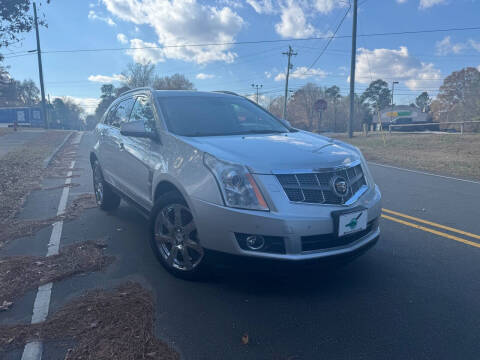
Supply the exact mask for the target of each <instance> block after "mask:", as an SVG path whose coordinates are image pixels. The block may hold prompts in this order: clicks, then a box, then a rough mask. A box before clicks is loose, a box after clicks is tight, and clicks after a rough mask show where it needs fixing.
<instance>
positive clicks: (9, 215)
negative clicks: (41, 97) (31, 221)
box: [0, 131, 66, 226]
mask: <svg viewBox="0 0 480 360" xmlns="http://www.w3.org/2000/svg"><path fill="white" fill-rule="evenodd" d="M65 136H66V133H65V132H59V131H48V132H45V133H44V134H42V135H41V136H38V137H36V138H35V139H33V140H32V141H30V142H28V143H27V144H25V145H24V146H23V147H22V148H21V149H18V150H15V151H11V152H9V153H7V154H6V155H5V156H4V157H3V158H1V159H0V226H2V225H3V224H5V223H8V222H9V221H10V220H11V219H13V218H14V217H15V215H16V214H17V212H18V211H19V209H20V207H21V206H22V204H23V202H24V201H25V199H26V197H27V195H28V194H29V193H30V191H32V190H33V189H35V188H37V187H39V186H40V181H41V179H42V175H43V172H44V169H43V160H44V159H45V158H46V157H47V156H48V155H49V154H50V153H51V152H52V151H53V150H54V149H55V148H56V147H57V146H58V145H60V144H61V142H62V141H63V139H64V138H65Z"/></svg>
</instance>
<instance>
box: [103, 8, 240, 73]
mask: <svg viewBox="0 0 480 360" xmlns="http://www.w3.org/2000/svg"><path fill="white" fill-rule="evenodd" d="M103 3H104V4H105V5H106V7H107V10H108V11H110V13H112V14H113V15H115V16H117V17H119V18H120V19H122V20H125V21H128V22H132V23H134V24H136V25H148V26H151V27H152V28H153V29H154V30H155V32H156V34H157V37H158V43H159V44H160V45H163V46H165V47H164V48H163V49H159V51H157V52H156V53H155V56H154V57H155V58H158V57H159V52H160V53H161V58H171V59H179V60H184V61H189V62H196V63H199V64H205V63H208V62H212V61H225V62H232V61H233V60H234V59H235V58H236V56H237V54H236V53H234V52H232V51H231V50H230V49H231V48H232V45H222V46H188V47H181V46H179V47H168V45H170V46H172V45H175V46H176V45H187V44H205V43H228V42H233V41H235V36H236V35H237V34H238V32H239V31H240V30H241V29H242V28H243V26H244V25H245V22H244V20H243V19H242V17H240V16H239V15H238V14H237V13H235V12H234V11H233V10H232V9H231V8H230V7H227V6H225V7H222V8H220V7H215V6H211V5H203V4H200V3H198V2H197V0H175V1H157V0H103ZM136 40H137V42H138V41H142V40H140V39H136ZM132 41H133V40H131V41H130V43H132ZM132 54H133V55H137V53H136V52H132ZM150 55H151V54H150ZM137 58H138V57H137ZM134 59H135V57H134Z"/></svg>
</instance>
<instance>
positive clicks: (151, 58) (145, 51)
mask: <svg viewBox="0 0 480 360" xmlns="http://www.w3.org/2000/svg"><path fill="white" fill-rule="evenodd" d="M130 48H131V50H127V54H128V55H130V56H131V57H132V58H133V61H135V62H136V63H139V64H147V63H152V64H157V63H159V62H163V61H165V54H164V52H163V49H161V48H159V45H158V44H156V43H150V42H146V41H143V40H141V39H132V40H130Z"/></svg>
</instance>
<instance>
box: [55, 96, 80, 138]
mask: <svg viewBox="0 0 480 360" xmlns="http://www.w3.org/2000/svg"><path fill="white" fill-rule="evenodd" d="M83 113H84V110H83V109H82V108H81V107H80V106H78V105H77V104H75V103H74V102H73V101H71V100H69V99H68V98H55V99H54V100H53V103H52V114H51V118H52V122H53V124H52V127H57V128H61V129H70V130H83V128H84V122H83V120H82V117H83Z"/></svg>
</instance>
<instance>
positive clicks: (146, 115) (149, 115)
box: [130, 96, 155, 132]
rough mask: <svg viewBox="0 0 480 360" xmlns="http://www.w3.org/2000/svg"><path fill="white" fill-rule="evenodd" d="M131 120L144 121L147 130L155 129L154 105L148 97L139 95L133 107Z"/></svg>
mask: <svg viewBox="0 0 480 360" xmlns="http://www.w3.org/2000/svg"><path fill="white" fill-rule="evenodd" d="M130 121H143V123H144V125H145V130H146V131H148V132H152V131H153V129H155V116H154V115H153V107H152V104H151V103H150V100H149V99H148V98H147V97H144V96H139V97H138V98H137V101H136V102H135V106H134V107H133V110H132V114H131V115H130Z"/></svg>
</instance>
